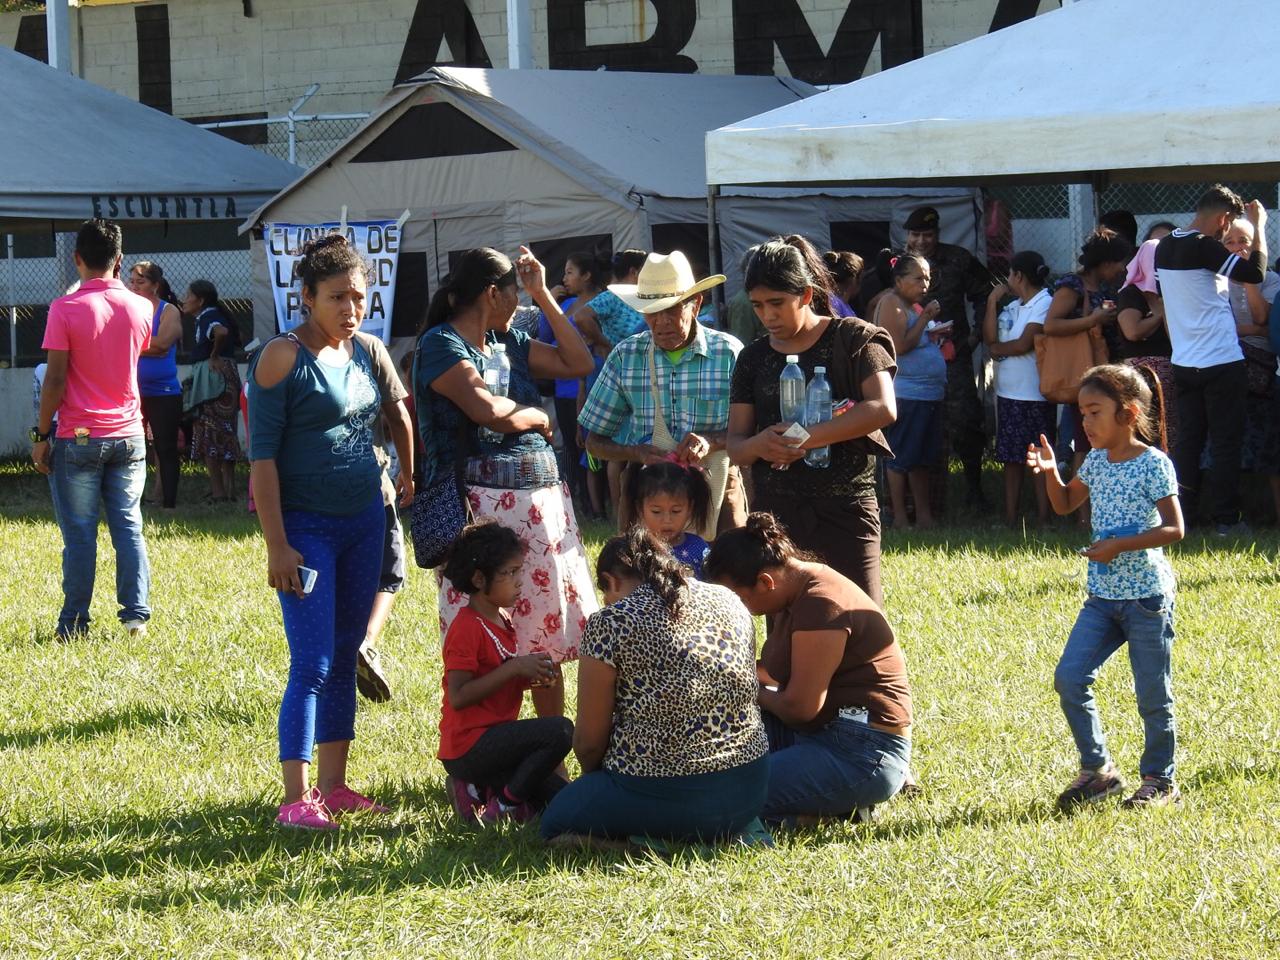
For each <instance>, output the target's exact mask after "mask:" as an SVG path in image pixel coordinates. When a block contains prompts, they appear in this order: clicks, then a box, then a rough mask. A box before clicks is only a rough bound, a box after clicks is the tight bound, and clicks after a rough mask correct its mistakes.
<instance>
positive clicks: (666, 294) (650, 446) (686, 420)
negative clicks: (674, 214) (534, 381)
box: [578, 250, 746, 539]
mask: <svg viewBox="0 0 1280 960" xmlns="http://www.w3.org/2000/svg"><path fill="white" fill-rule="evenodd" d="M724 279H725V278H724V277H723V276H721V275H719V274H717V275H715V276H712V277H707V278H706V279H705V280H695V279H694V276H693V268H692V267H690V266H689V261H688V259H687V258H686V257H685V255H684V254H683V253H681V252H680V251H678V250H676V251H673V252H672V253H670V254H666V255H664V254H661V253H651V254H649V257H648V259H647V260H646V261H645V264H644V266H643V267H641V268H640V275H639V277H637V279H636V283H634V284H629V283H615V284H612V285H610V287H609V289H610V290H611V291H613V293H615V294H616V295H617V296H618V297H619V298H621V299H622V300H623V301H624V302H625V303H626V304H627V305H628V306H631V307H633V308H634V309H635V310H637V311H639V312H640V314H641V315H642V316H643V317H644V320H645V325H646V326H647V327H648V329H647V330H643V331H641V332H640V333H637V334H635V335H634V336H632V337H628V338H627V339H626V340H623V341H622V342H621V343H619V344H618V345H617V346H616V347H615V348H614V350H613V352H611V353H610V354H609V358H608V359H607V360H606V361H605V364H604V368H603V369H602V370H601V371H600V376H599V378H598V379H597V380H596V382H595V386H593V387H592V388H591V393H590V395H588V397H587V402H586V406H584V407H583V408H582V412H581V413H580V414H579V415H578V424H579V425H580V426H581V427H582V429H583V430H584V431H585V432H586V435H587V450H588V451H589V452H590V453H591V454H592V455H594V456H596V457H599V458H600V459H601V460H620V461H623V462H624V463H626V464H627V465H628V467H630V466H631V465H643V464H646V463H654V462H657V461H659V460H662V459H663V458H664V457H667V456H669V455H670V454H672V453H674V455H675V457H676V459H678V460H679V461H680V462H681V463H687V464H690V465H693V466H700V467H703V468H704V469H706V471H707V478H708V480H709V481H710V482H711V490H712V503H713V504H714V505H715V508H714V510H713V513H714V514H715V515H714V516H713V517H712V519H711V521H710V523H709V525H708V529H707V530H705V531H699V532H700V533H702V534H703V535H704V536H707V537H708V539H710V538H711V537H714V536H715V533H716V529H717V528H719V529H728V528H729V527H733V526H741V524H742V523H743V522H744V521H745V520H746V498H745V497H744V496H743V493H742V479H741V476H740V475H739V474H738V473H737V470H736V468H733V467H730V466H729V458H728V454H727V453H726V451H725V436H726V431H727V430H728V426H729V381H730V378H731V376H732V374H733V366H734V363H736V362H737V358H738V352H739V351H740V350H741V349H742V343H741V342H740V341H739V340H738V339H737V338H735V337H732V336H730V335H729V334H727V333H721V332H719V331H717V330H711V329H708V328H707V327H704V326H702V325H701V324H699V323H698V309H699V308H700V307H701V306H702V293H703V291H705V290H709V289H711V288H712V287H714V286H716V285H718V284H721V283H724ZM621 513H622V511H619V515H621Z"/></svg>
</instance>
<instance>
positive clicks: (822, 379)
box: [804, 367, 831, 468]
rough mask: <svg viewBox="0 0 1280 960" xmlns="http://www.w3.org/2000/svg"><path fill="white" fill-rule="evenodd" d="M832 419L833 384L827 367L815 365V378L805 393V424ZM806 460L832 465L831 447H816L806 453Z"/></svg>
mask: <svg viewBox="0 0 1280 960" xmlns="http://www.w3.org/2000/svg"><path fill="white" fill-rule="evenodd" d="M830 419H831V384H829V383H827V368H826V367H814V368H813V379H812V380H810V381H809V389H808V390H806V391H805V395H804V425H805V426H806V427H812V426H814V425H815V424H819V423H826V422H827V421H828V420H830ZM804 462H805V463H807V464H808V465H809V466H811V467H818V468H825V467H829V466H831V448H830V447H814V448H813V449H812V450H810V451H809V452H808V453H806V454H805V455H804Z"/></svg>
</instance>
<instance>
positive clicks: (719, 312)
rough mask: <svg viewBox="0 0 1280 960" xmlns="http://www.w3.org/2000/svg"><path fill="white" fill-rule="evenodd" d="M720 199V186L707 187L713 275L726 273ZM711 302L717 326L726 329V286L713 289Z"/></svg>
mask: <svg viewBox="0 0 1280 960" xmlns="http://www.w3.org/2000/svg"><path fill="white" fill-rule="evenodd" d="M719 199H720V187H719V185H718V184H717V185H715V186H710V187H707V263H708V264H709V265H710V267H711V272H712V273H713V274H716V273H724V258H723V257H722V256H721V254H720V220H719V211H718V210H717V201H718V200H719ZM711 302H712V305H713V309H714V310H715V315H716V326H718V327H720V328H721V329H724V323H725V312H724V284H720V285H719V286H717V287H715V288H713V289H712V291H711Z"/></svg>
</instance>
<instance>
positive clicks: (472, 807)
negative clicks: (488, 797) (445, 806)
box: [444, 777, 485, 824]
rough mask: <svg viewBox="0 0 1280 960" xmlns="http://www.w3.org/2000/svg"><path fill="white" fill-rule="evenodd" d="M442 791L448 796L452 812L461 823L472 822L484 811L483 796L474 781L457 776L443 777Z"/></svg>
mask: <svg viewBox="0 0 1280 960" xmlns="http://www.w3.org/2000/svg"><path fill="white" fill-rule="evenodd" d="M444 792H445V794H446V795H448V797H449V804H450V805H451V806H452V807H453V812H454V813H456V814H457V815H458V819H459V820H461V821H462V822H463V823H471V824H474V823H475V822H476V820H477V819H479V817H480V814H481V813H483V812H484V808H485V801H484V798H483V797H481V795H480V790H479V788H478V787H477V786H476V785H475V784H474V783H467V781H465V780H459V779H458V778H457V777H445V778H444Z"/></svg>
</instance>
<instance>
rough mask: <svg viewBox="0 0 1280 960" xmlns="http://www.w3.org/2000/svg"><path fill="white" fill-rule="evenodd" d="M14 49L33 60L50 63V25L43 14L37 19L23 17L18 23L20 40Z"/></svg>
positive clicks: (14, 45) (16, 42) (15, 43)
mask: <svg viewBox="0 0 1280 960" xmlns="http://www.w3.org/2000/svg"><path fill="white" fill-rule="evenodd" d="M13 49H14V50H16V51H17V52H18V53H23V54H26V55H27V56H28V57H30V58H31V59H32V60H39V61H40V62H41V63H48V62H49V24H48V22H47V21H46V20H45V16H44V14H43V13H42V14H40V15H39V16H35V17H23V18H22V19H21V20H19V21H18V39H17V40H16V41H15V42H14V44H13Z"/></svg>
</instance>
